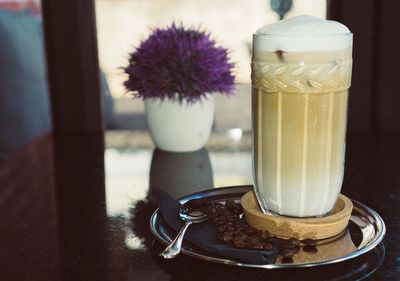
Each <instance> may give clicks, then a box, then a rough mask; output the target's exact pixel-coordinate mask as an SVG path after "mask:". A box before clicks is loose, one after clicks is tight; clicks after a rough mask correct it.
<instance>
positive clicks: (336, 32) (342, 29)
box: [253, 15, 353, 52]
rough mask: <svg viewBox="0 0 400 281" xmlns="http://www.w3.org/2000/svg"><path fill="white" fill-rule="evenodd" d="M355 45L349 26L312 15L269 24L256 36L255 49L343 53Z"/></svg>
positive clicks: (254, 40)
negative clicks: (340, 51) (333, 51)
mask: <svg viewBox="0 0 400 281" xmlns="http://www.w3.org/2000/svg"><path fill="white" fill-rule="evenodd" d="M344 35H345V36H344ZM352 45H353V36H352V33H351V32H350V30H349V29H348V28H347V27H346V26H345V25H343V24H341V23H339V22H336V21H330V20H323V19H319V18H316V17H313V16H309V15H302V16H297V17H293V18H289V19H285V20H282V21H279V22H276V23H273V24H270V25H265V26H263V27H261V28H259V29H258V30H257V32H256V34H254V37H253V48H254V50H255V51H267V52H275V51H278V50H281V51H284V52H309V51H329V50H342V49H346V48H349V47H351V46H352Z"/></svg>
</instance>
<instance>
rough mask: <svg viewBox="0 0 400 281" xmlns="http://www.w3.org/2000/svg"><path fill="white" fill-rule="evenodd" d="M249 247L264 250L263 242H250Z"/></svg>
mask: <svg viewBox="0 0 400 281" xmlns="http://www.w3.org/2000/svg"><path fill="white" fill-rule="evenodd" d="M248 248H249V249H254V250H263V249H264V245H263V244H262V243H258V244H249V246H248Z"/></svg>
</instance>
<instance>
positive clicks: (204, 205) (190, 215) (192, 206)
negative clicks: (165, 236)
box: [160, 199, 215, 259]
mask: <svg viewBox="0 0 400 281" xmlns="http://www.w3.org/2000/svg"><path fill="white" fill-rule="evenodd" d="M214 213H215V208H214V203H213V202H212V201H204V200H203V199H193V200H190V201H188V202H186V203H185V204H183V205H182V206H181V207H180V209H179V216H180V217H181V219H182V220H183V221H184V222H185V225H184V226H183V227H182V229H181V230H180V231H179V233H178V235H177V236H176V237H175V239H174V240H173V241H172V242H171V244H170V245H168V247H167V248H165V250H164V251H162V252H161V253H160V256H161V257H163V258H165V259H173V258H175V257H176V256H177V255H179V253H180V252H181V249H182V241H183V237H184V235H185V233H186V230H187V229H188V227H189V226H190V225H191V224H192V223H200V222H205V221H206V220H208V219H209V218H210V217H211V216H212V215H213V214H214Z"/></svg>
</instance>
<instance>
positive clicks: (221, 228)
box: [217, 224, 228, 233]
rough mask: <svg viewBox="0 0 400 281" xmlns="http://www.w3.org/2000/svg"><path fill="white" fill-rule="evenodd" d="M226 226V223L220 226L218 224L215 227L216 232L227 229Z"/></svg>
mask: <svg viewBox="0 0 400 281" xmlns="http://www.w3.org/2000/svg"><path fill="white" fill-rule="evenodd" d="M227 228H228V227H227V226H226V224H225V225H221V226H218V227H217V232H218V233H220V232H225V231H226V230H227Z"/></svg>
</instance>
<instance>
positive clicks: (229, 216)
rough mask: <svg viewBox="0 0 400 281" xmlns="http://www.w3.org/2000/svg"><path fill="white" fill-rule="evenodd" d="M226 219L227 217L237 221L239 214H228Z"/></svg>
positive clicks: (230, 220)
mask: <svg viewBox="0 0 400 281" xmlns="http://www.w3.org/2000/svg"><path fill="white" fill-rule="evenodd" d="M226 219H227V220H228V221H229V222H235V221H237V219H238V216H237V215H228V216H226Z"/></svg>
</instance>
